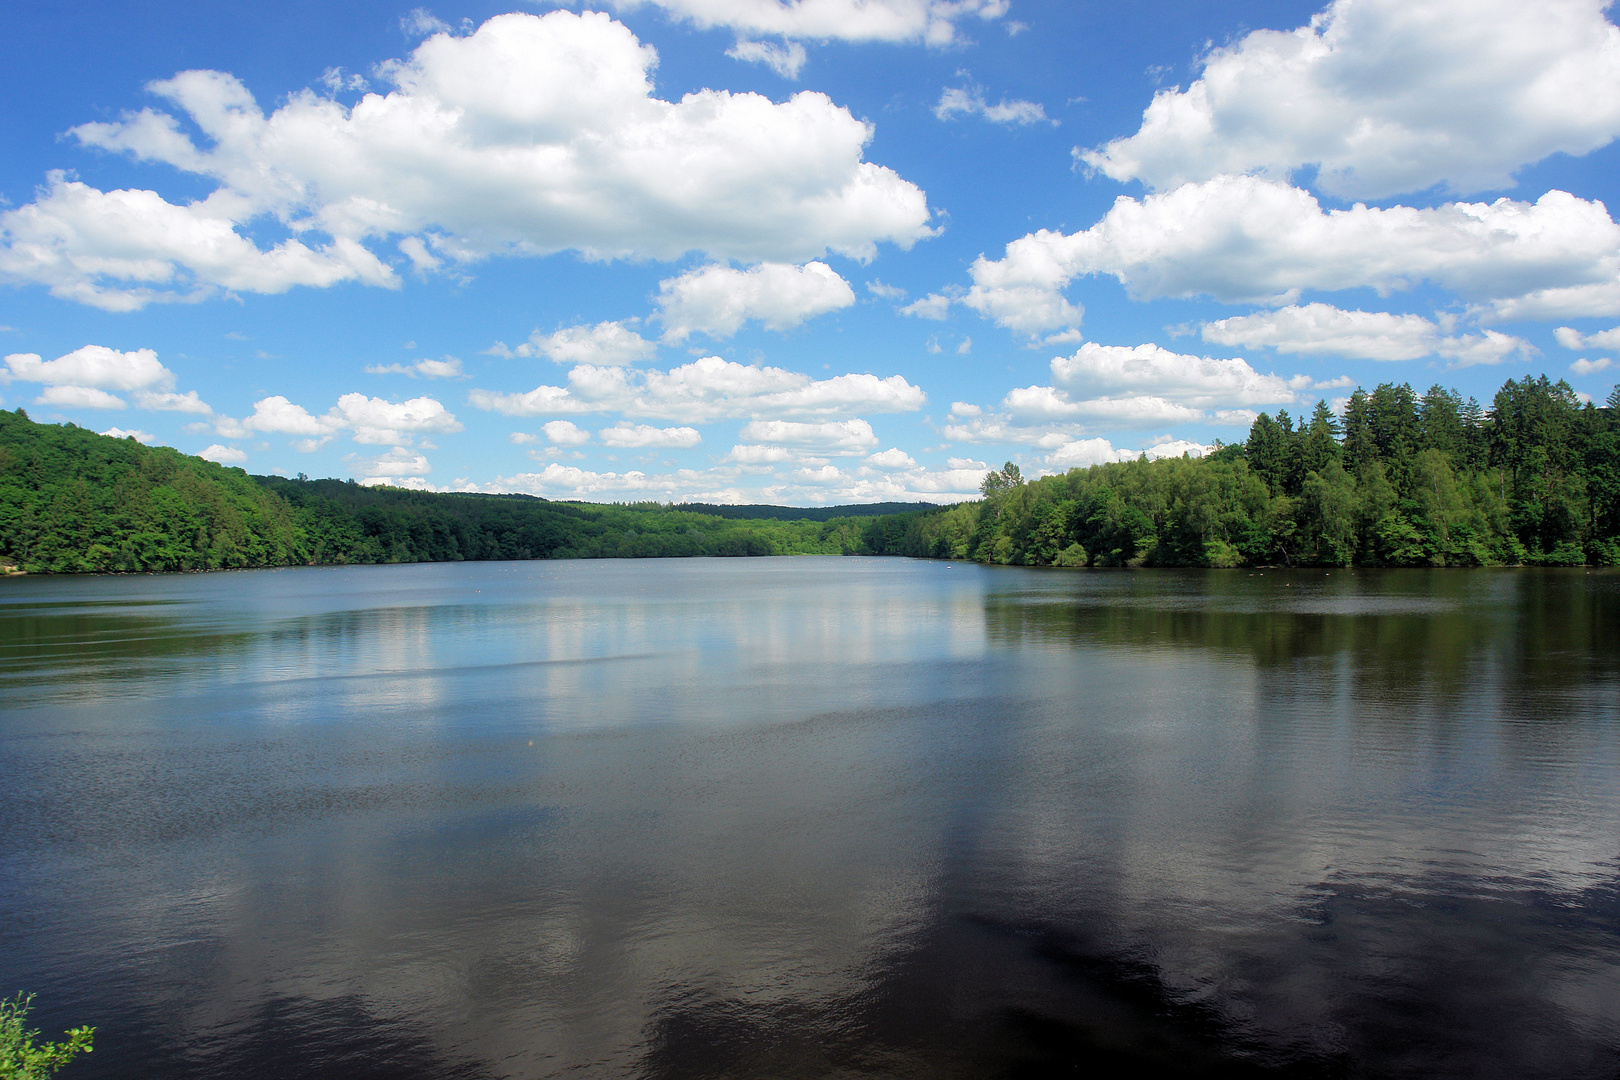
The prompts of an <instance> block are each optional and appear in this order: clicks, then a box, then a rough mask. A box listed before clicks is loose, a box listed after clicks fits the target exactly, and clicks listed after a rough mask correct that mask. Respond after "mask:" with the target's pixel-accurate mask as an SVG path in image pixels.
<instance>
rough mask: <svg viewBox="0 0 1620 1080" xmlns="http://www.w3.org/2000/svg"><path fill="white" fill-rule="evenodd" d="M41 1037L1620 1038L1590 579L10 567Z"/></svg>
mask: <svg viewBox="0 0 1620 1080" xmlns="http://www.w3.org/2000/svg"><path fill="white" fill-rule="evenodd" d="M0 770H3V771H0V777H3V780H4V785H3V789H0V993H6V994H10V993H14V992H16V991H18V990H29V991H33V992H35V993H36V994H37V995H38V998H37V999H36V1007H35V1012H34V1014H33V1016H32V1018H31V1019H32V1022H33V1023H34V1024H35V1025H37V1026H40V1027H43V1028H44V1029H45V1031H46V1035H47V1036H54V1035H55V1034H56V1033H57V1032H60V1031H61V1030H62V1029H63V1028H64V1027H66V1026H69V1025H72V1024H78V1023H90V1024H95V1025H96V1026H97V1028H98V1032H97V1035H96V1050H95V1052H94V1054H92V1055H91V1056H90V1057H88V1058H84V1059H81V1060H80V1061H78V1062H76V1063H75V1064H73V1065H72V1066H70V1067H69V1068H68V1069H67V1070H66V1071H65V1072H64V1073H63V1076H64V1077H78V1078H82V1080H92V1078H95V1077H117V1078H125V1077H129V1078H134V1077H142V1078H147V1077H151V1078H159V1077H161V1078H171V1080H173V1078H179V1080H189V1078H202V1077H231V1078H232V1080H258V1078H271V1077H277V1078H279V1077H287V1078H294V1077H297V1078H327V1077H331V1078H342V1080H370V1078H378V1080H380V1078H385V1077H386V1078H398V1080H416V1078H423V1080H426V1078H439V1077H468V1078H484V1077H543V1076H557V1075H562V1074H571V1075H588V1076H595V1075H623V1076H635V1077H648V1078H661V1077H671V1078H673V1077H738V1078H742V1077H760V1078H765V1077H841V1078H851V1077H999V1076H1005V1077H1043V1076H1048V1075H1052V1076H1056V1075H1063V1076H1072V1075H1082V1076H1133V1077H1140V1076H1147V1075H1171V1076H1176V1075H1184V1076H1223V1077H1224V1076H1232V1077H1248V1076H1255V1077H1425V1078H1431V1077H1504V1078H1506V1077H1513V1078H1523V1077H1612V1076H1613V1075H1615V1073H1616V1071H1617V1070H1620V573H1615V572H1608V571H1588V570H1585V569H1574V570H1556V571H1538V570H1469V571H1458V570H1450V571H1445V570H1436V571H1415V570H1401V571H1370V570H1362V571H1353V572H1352V571H1347V570H1346V571H1341V570H1334V571H1331V572H1323V571H1321V570H1312V571H1281V570H1268V571H1255V572H1250V571H1244V570H1233V571H1185V572H1183V571H1054V570H1035V569H1027V568H1014V567H982V566H975V565H969V564H961V563H945V562H920V561H909V560H901V559H876V558H842V559H840V558H783V559H733V560H704V559H691V560H667V561H624V562H616V561H606V562H524V563H465V564H438V565H415V566H394V567H349V568H303V569H293V570H276V571H253V572H231V573H216V574H207V575H158V576H130V577H84V578H55V579H52V578H32V577H30V578H16V579H8V580H4V581H0Z"/></svg>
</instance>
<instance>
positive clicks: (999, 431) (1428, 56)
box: [0, 0, 1620, 505]
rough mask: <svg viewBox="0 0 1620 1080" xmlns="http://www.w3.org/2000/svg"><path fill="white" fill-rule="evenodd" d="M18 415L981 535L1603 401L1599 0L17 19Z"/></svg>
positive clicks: (1618, 127) (627, 7)
mask: <svg viewBox="0 0 1620 1080" xmlns="http://www.w3.org/2000/svg"><path fill="white" fill-rule="evenodd" d="M15 22H16V24H17V25H16V27H15V30H14V32H13V33H12V34H10V35H8V36H7V38H6V40H5V41H4V42H3V43H0V49H3V50H4V62H3V63H0V80H3V83H0V86H3V89H0V95H3V101H4V108H3V109H0V145H4V147H5V149H6V153H5V154H3V155H0V199H3V202H0V327H3V329H0V352H3V354H4V355H5V361H4V367H3V368H0V403H3V404H4V406H5V407H7V408H15V407H18V406H21V407H24V408H26V409H27V410H28V411H29V414H30V415H31V416H33V417H34V418H35V419H40V420H49V421H60V420H69V421H72V422H73V423H76V424H79V425H81V426H83V427H87V428H93V429H94V430H97V431H114V432H131V433H136V434H137V437H138V438H141V439H142V440H143V441H150V442H155V443H162V444H167V445H172V446H176V447H178V448H180V449H181V450H184V451H186V452H188V453H202V454H203V455H204V456H208V457H211V458H214V459H215V460H219V461H223V462H226V463H229V464H235V465H240V466H242V467H243V468H246V469H247V470H249V471H250V472H258V473H269V472H280V473H284V474H295V473H300V472H302V473H307V474H309V475H311V476H337V477H354V478H356V479H360V480H371V481H374V482H377V481H386V482H389V483H395V484H400V485H405V486H417V487H432V488H437V489H456V488H461V489H476V490H486V491H522V492H529V493H533V494H538V495H545V496H548V497H554V498H583V499H590V500H595V501H627V500H641V499H653V500H658V501H666V502H667V501H681V500H689V499H700V500H708V501H725V502H774V503H787V504H797V505H810V504H825V503H843V502H860V501H878V500H888V499H927V500H930V501H944V500H948V499H953V498H960V497H964V496H967V495H971V494H973V493H975V491H976V488H977V485H978V482H979V479H980V478H981V477H982V475H983V473H984V471H985V469H986V467H987V466H989V465H999V464H1000V463H1001V462H1002V461H1004V460H1008V459H1011V460H1013V461H1016V462H1018V463H1019V464H1020V465H1021V466H1022V467H1023V468H1024V470H1025V471H1026V472H1027V473H1030V474H1039V473H1043V472H1052V471H1062V470H1063V469H1066V468H1068V467H1071V466H1074V465H1088V464H1093V463H1096V462H1100V461H1108V460H1116V459H1118V458H1120V457H1122V456H1131V457H1134V456H1135V455H1136V454H1138V453H1141V452H1144V451H1145V452H1147V453H1149V454H1152V455H1158V454H1164V453H1176V454H1179V453H1181V452H1182V451H1183V450H1192V451H1193V452H1197V449H1196V448H1199V447H1202V446H1205V445H1209V444H1212V443H1213V442H1214V441H1215V440H1216V439H1220V440H1223V441H1227V442H1231V441H1238V440H1241V439H1242V438H1244V436H1245V434H1246V432H1247V429H1248V426H1249V423H1250V422H1251V421H1252V419H1253V417H1254V415H1255V414H1256V413H1257V412H1260V411H1267V412H1272V413H1275V412H1276V411H1277V410H1278V409H1279V408H1281V409H1287V410H1289V411H1290V412H1291V413H1293V414H1294V415H1298V414H1300V413H1302V412H1303V413H1308V412H1309V411H1310V409H1311V407H1312V405H1313V404H1314V403H1315V402H1316V400H1317V399H1318V398H1322V399H1326V400H1328V401H1329V402H1337V401H1341V400H1342V399H1343V398H1344V397H1346V396H1347V395H1348V393H1349V392H1350V389H1351V388H1353V387H1354V386H1355V385H1358V384H1359V385H1362V386H1365V387H1367V388H1369V389H1370V388H1371V387H1372V386H1374V385H1376V384H1378V383H1381V382H1386V381H1393V382H1410V383H1411V384H1412V385H1413V386H1414V387H1416V388H1417V389H1418V390H1419V391H1420V392H1421V391H1423V390H1424V389H1426V388H1427V387H1428V386H1429V385H1431V384H1432V383H1436V382H1438V383H1441V384H1443V385H1446V386H1449V387H1454V388H1456V389H1458V390H1460V391H1461V392H1462V393H1463V394H1464V396H1468V395H1475V396H1477V397H1478V398H1479V399H1480V400H1481V401H1482V402H1484V403H1487V404H1488V403H1489V400H1490V397H1491V395H1492V394H1493V393H1494V392H1495V391H1496V389H1497V388H1498V387H1500V385H1501V384H1502V382H1503V381H1504V380H1505V379H1507V378H1510V377H1513V378H1516V377H1520V376H1523V375H1525V374H1527V373H1539V372H1547V373H1548V374H1550V375H1553V376H1554V377H1562V378H1567V379H1568V380H1569V381H1570V382H1571V384H1572V385H1573V386H1574V387H1575V388H1576V389H1577V390H1578V391H1580V392H1582V393H1584V394H1587V395H1590V396H1592V397H1595V398H1597V399H1599V400H1601V399H1603V398H1604V397H1606V396H1607V395H1608V393H1609V391H1610V388H1611V387H1612V386H1613V385H1614V383H1615V381H1616V378H1617V377H1620V376H1617V374H1616V372H1617V371H1620V365H1617V364H1615V363H1614V362H1613V361H1612V360H1611V359H1610V358H1611V356H1613V357H1620V325H1617V324H1620V226H1617V225H1616V224H1615V222H1614V220H1613V219H1612V216H1611V214H1610V212H1609V209H1608V206H1609V205H1612V204H1613V202H1614V200H1613V198H1612V196H1613V194H1614V186H1615V180H1614V179H1613V178H1614V177H1615V176H1617V175H1620V169H1617V168H1616V165H1617V163H1620V161H1617V157H1616V154H1617V150H1616V148H1615V146H1614V139H1615V136H1616V135H1620V31H1617V30H1616V28H1615V27H1614V26H1613V25H1612V24H1611V23H1610V21H1609V17H1608V13H1607V12H1606V11H1605V9H1604V7H1603V6H1602V5H1600V4H1598V3H1595V2H1591V0H1548V2H1545V3H1542V4H1537V5H1527V4H1523V3H1522V2H1513V0H1509V2H1499V0H1467V2H1463V0H1399V2H1397V0H1339V2H1338V3H1334V4H1331V5H1328V6H1326V7H1322V6H1320V5H1317V4H1308V3H1283V2H1273V3H1250V4H1239V3H1234V4H1220V5H1215V4H1207V3H1151V2H1145V3H1141V4H1132V5H1121V4H1092V3H1075V2H1066V3H1058V2H1053V3H1041V2H1036V0H801V2H799V3H793V4H784V3H782V2H780V0H618V2H609V3H605V4H603V5H601V7H600V9H597V8H591V7H589V6H580V5H572V6H568V5H557V4H532V5H519V6H517V7H515V8H513V7H510V6H507V5H487V4H438V5H435V6H433V7H431V8H413V7H407V6H403V5H399V4H385V3H370V2H367V3H352V4H346V5H338V6H335V7H334V6H333V5H327V4H314V3H286V4H281V5H275V6H274V7H272V8H259V9H253V8H250V7H248V6H245V5H241V4H236V3H231V4H226V3H193V4H171V3H145V4H142V3H119V4H91V5H82V4H79V5H73V6H71V7H69V6H67V5H55V4H40V5H30V6H28V7H27V9H26V10H23V11H21V12H19V13H18V14H17V16H16V17H15Z"/></svg>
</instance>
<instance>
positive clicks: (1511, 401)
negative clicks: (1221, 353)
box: [0, 376, 1620, 573]
mask: <svg viewBox="0 0 1620 1080" xmlns="http://www.w3.org/2000/svg"><path fill="white" fill-rule="evenodd" d="M981 494H982V495H983V498H982V499H979V500H976V501H973V502H968V503H962V504H958V505H956V506H952V507H933V508H926V509H917V510H905V511H904V512H896V513H878V515H877V516H871V515H872V514H873V512H874V511H883V510H901V509H902V508H903V507H904V506H905V505H907V504H890V505H887V506H882V507H863V508H833V509H832V510H826V509H822V510H816V511H808V510H806V511H802V512H799V511H794V510H792V509H789V508H781V507H774V508H773V507H741V508H722V507H713V506H702V505H696V504H694V505H690V506H667V505H663V504H660V503H656V502H646V503H630V504H614V505H602V504H592V503H570V502H554V501H551V500H546V499H539V498H534V497H531V496H526V495H484V494H472V493H465V494H463V493H434V492H421V491H408V490H404V489H400V488H389V487H367V486H364V485H359V484H355V483H354V482H353V481H347V482H345V481H340V480H308V479H306V478H303V477H299V478H298V479H287V478H284V477H273V476H258V477H254V476H249V475H248V474H247V473H245V472H244V471H242V470H241V469H235V468H228V467H225V466H222V465H218V464H215V463H214V462H210V461H204V460H203V459H201V458H196V457H189V456H187V455H184V454H181V453H180V452H178V451H176V450H173V449H170V448H168V447H148V446H143V445H141V444H140V443H138V442H136V441H135V440H133V439H115V438H111V437H109V436H104V435H97V434H95V433H94V432H91V431H87V430H85V429H82V428H78V427H75V426H74V425H72V424H63V425H55V424H36V423H34V422H33V421H31V420H29V419H28V416H27V414H26V413H25V412H23V410H21V409H18V410H16V411H15V412H5V411H0V562H4V563H6V564H9V565H11V566H13V567H16V568H19V569H22V570H26V571H30V572H47V573H93V572H109V571H158V570H208V569H219V568H224V567H253V566H291V565H327V564H344V563H388V562H456V561H461V560H484V559H557V558H667V557H679V556H691V555H708V556H749V555H793V554H806V555H825V554H875V555H912V556H920V557H929V558H950V559H973V560H977V561H980V562H989V563H1005V564H1016V565H1033V566H1212V567H1233V566H1253V565H1289V566H1348V565H1361V566H1488V565H1518V564H1536V565H1577V564H1581V563H1588V564H1593V565H1620V388H1616V390H1615V392H1614V393H1613V394H1611V395H1610V396H1609V398H1608V400H1607V401H1606V402H1605V403H1604V404H1603V405H1601V406H1600V405H1598V404H1596V403H1594V402H1583V401H1581V400H1580V398H1579V397H1578V396H1577V395H1576V394H1575V392H1574V391H1573V390H1572V389H1571V388H1570V387H1569V385H1568V384H1567V383H1565V382H1562V381H1559V382H1556V383H1555V382H1552V381H1550V380H1549V379H1548V378H1547V377H1546V376H1540V377H1529V376H1527V377H1525V378H1524V379H1522V380H1519V381H1514V380H1509V381H1508V382H1507V384H1506V385H1505V386H1503V387H1502V389H1501V391H1499V392H1498V393H1497V394H1496V396H1495V398H1494V399H1493V401H1492V402H1491V405H1490V407H1489V408H1482V407H1481V406H1480V405H1479V404H1478V402H1475V401H1473V400H1468V401H1464V400H1463V399H1462V398H1461V397H1460V396H1459V395H1458V394H1456V393H1455V392H1453V391H1451V390H1447V389H1445V388H1443V387H1440V386H1433V387H1431V388H1430V389H1429V391H1428V392H1427V393H1426V394H1423V395H1422V396H1419V395H1417V394H1416V393H1415V392H1414V391H1413V389H1412V388H1411V387H1410V386H1409V385H1406V384H1401V385H1395V384H1392V383H1385V384H1383V385H1380V386H1378V387H1377V388H1376V389H1374V390H1373V391H1372V392H1371V393H1367V392H1365V391H1363V390H1361V389H1357V390H1356V392H1355V393H1354V394H1352V395H1351V396H1350V399H1349V401H1348V403H1347V404H1346V406H1345V409H1344V412H1343V415H1342V416H1340V415H1338V414H1335V413H1334V412H1333V411H1332V410H1331V409H1329V408H1328V406H1327V404H1326V403H1325V402H1318V403H1317V405H1316V408H1315V410H1314V411H1313V412H1312V413H1311V415H1310V416H1308V417H1305V416H1301V417H1299V418H1297V419H1296V418H1295V417H1292V416H1290V415H1289V414H1288V413H1287V412H1286V411H1280V412H1278V413H1277V415H1276V416H1271V415H1268V414H1264V413H1262V414H1261V415H1260V416H1259V417H1257V418H1256V419H1255V421H1254V424H1253V426H1252V427H1251V428H1250V431H1249V437H1248V439H1247V440H1246V441H1244V442H1242V443H1234V444H1231V445H1225V446H1222V445H1217V447H1216V449H1215V450H1214V452H1213V453H1210V454H1208V455H1206V456H1204V457H1202V458H1190V457H1181V458H1167V459H1161V460H1157V461H1149V460H1147V459H1146V458H1145V457H1143V458H1141V459H1139V460H1137V461H1131V462H1122V463H1115V464H1108V465H1098V466H1093V467H1091V468H1088V469H1071V470H1069V471H1068V472H1067V473H1064V474H1062V475H1059V476H1048V477H1043V478H1041V479H1038V480H1033V481H1026V480H1025V478H1024V477H1023V475H1022V473H1021V472H1020V471H1019V469H1018V467H1017V466H1016V465H1014V464H1012V463H1010V462H1009V463H1008V464H1007V465H1006V466H1005V467H1003V468H1002V469H1000V470H997V471H995V472H992V473H990V474H989V475H988V476H986V477H985V481H984V484H983V486H982V489H981ZM767 514H769V515H773V516H764V515H767ZM835 514H836V515H838V516H833V515H835Z"/></svg>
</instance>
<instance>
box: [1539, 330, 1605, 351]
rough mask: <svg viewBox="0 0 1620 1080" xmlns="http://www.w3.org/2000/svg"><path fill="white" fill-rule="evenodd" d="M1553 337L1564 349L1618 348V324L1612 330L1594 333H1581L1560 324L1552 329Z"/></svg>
mask: <svg viewBox="0 0 1620 1080" xmlns="http://www.w3.org/2000/svg"><path fill="white" fill-rule="evenodd" d="M1553 337H1554V338H1556V339H1557V340H1558V344H1560V345H1562V346H1563V347H1564V348H1566V349H1586V348H1597V349H1620V326H1616V327H1615V328H1614V329H1612V330H1599V331H1598V332H1597V333H1595V334H1583V333H1581V332H1580V331H1579V330H1576V329H1575V328H1574V327H1571V326H1560V327H1559V328H1558V329H1556V330H1554V331H1553Z"/></svg>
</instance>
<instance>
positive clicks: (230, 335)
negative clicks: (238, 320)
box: [225, 330, 248, 341]
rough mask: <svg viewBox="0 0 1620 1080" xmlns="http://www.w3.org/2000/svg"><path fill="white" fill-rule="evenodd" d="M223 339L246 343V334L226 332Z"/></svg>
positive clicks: (232, 331) (233, 331)
mask: <svg viewBox="0 0 1620 1080" xmlns="http://www.w3.org/2000/svg"><path fill="white" fill-rule="evenodd" d="M225 337H226V338H227V339H228V340H230V341H247V340H248V336H247V335H246V334H239V333H237V332H236V331H235V330H231V331H228V332H227V333H226V334H225Z"/></svg>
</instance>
